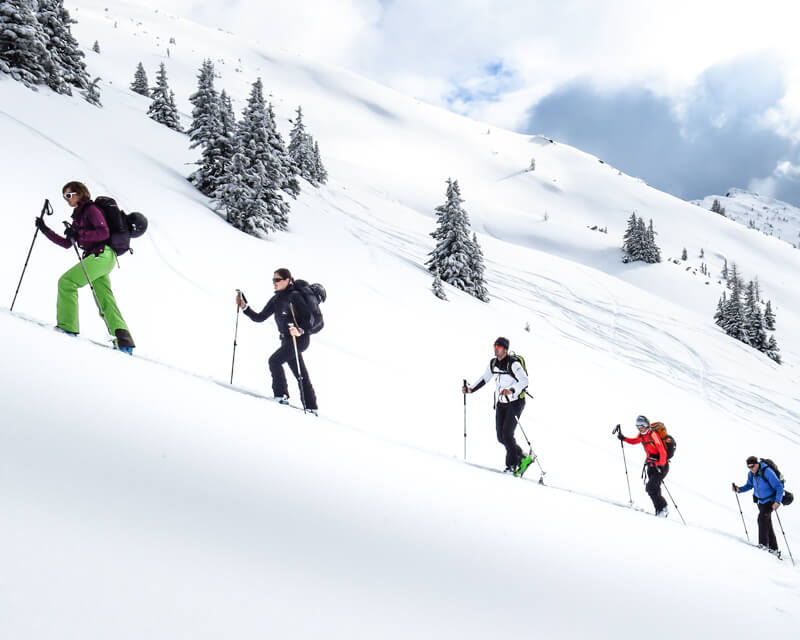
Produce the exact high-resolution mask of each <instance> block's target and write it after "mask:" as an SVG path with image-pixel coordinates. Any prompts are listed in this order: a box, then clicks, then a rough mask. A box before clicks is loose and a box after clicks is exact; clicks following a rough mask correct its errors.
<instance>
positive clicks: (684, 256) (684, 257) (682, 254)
mask: <svg viewBox="0 0 800 640" xmlns="http://www.w3.org/2000/svg"><path fill="white" fill-rule="evenodd" d="M688 259H689V254H688V253H687V252H686V247H684V248H683V251H682V252H681V260H683V261H684V262H686V260H688Z"/></svg>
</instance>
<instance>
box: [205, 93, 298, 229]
mask: <svg viewBox="0 0 800 640" xmlns="http://www.w3.org/2000/svg"><path fill="white" fill-rule="evenodd" d="M268 118H269V116H268V115H267V109H266V106H265V104H264V92H263V84H262V83H261V78H258V79H257V80H256V82H254V83H253V87H252V89H251V92H250V98H249V99H248V102H247V106H246V107H245V109H244V112H243V113H242V119H241V120H240V121H239V123H238V125H237V127H236V136H235V142H234V144H235V149H236V152H235V154H234V156H233V158H232V160H231V162H230V164H229V165H228V167H227V170H226V171H225V174H224V176H223V177H222V178H221V180H220V185H219V187H218V188H217V191H216V192H215V194H214V197H215V200H217V202H218V203H219V204H220V205H221V206H222V207H224V208H225V210H226V214H227V217H228V221H229V222H230V223H231V224H233V225H234V226H236V227H237V228H238V229H241V230H242V231H245V232H246V233H250V234H251V235H255V236H261V235H264V234H266V233H269V232H271V231H282V230H285V229H287V227H288V220H289V204H288V202H286V201H284V199H283V198H282V197H281V194H280V190H281V184H282V182H283V180H284V179H285V178H284V176H283V174H282V173H281V171H280V170H281V168H282V165H281V160H280V159H279V158H277V157H275V153H274V149H273V147H272V146H271V145H270V143H269V135H270V134H269V128H268V124H269V123H268Z"/></svg>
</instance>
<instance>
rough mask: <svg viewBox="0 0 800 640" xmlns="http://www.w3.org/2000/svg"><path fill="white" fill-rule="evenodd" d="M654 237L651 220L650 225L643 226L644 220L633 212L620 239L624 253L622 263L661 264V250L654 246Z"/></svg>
mask: <svg viewBox="0 0 800 640" xmlns="http://www.w3.org/2000/svg"><path fill="white" fill-rule="evenodd" d="M656 235H657V234H656V232H655V231H654V229H653V220H652V218H651V219H650V224H649V225H648V226H645V224H644V219H643V218H640V217H639V216H637V215H636V212H635V211H634V212H633V213H632V214H631V217H630V218H628V228H627V229H626V231H625V235H623V237H622V250H623V251H624V252H625V257H624V258H623V260H622V261H623V262H636V261H642V262H647V263H648V264H652V263H655V262H661V249H659V248H658V245H657V244H656V239H655V237H656Z"/></svg>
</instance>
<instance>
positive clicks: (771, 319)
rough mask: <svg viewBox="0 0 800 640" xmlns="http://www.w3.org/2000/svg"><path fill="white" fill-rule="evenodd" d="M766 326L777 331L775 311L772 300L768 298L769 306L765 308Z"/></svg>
mask: <svg viewBox="0 0 800 640" xmlns="http://www.w3.org/2000/svg"><path fill="white" fill-rule="evenodd" d="M764 327H766V328H767V329H769V330H770V331H775V313H774V312H773V311H772V301H771V300H767V306H766V308H765V309H764Z"/></svg>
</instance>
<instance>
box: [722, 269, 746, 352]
mask: <svg viewBox="0 0 800 640" xmlns="http://www.w3.org/2000/svg"><path fill="white" fill-rule="evenodd" d="M740 285H741V281H740V280H739V279H738V278H736V279H734V280H733V286H732V287H731V295H730V298H728V302H727V304H726V305H725V308H724V311H723V321H722V328H723V329H724V330H725V333H727V334H728V335H729V336H731V337H732V338H736V339H737V340H739V341H740V342H746V340H745V328H744V310H743V308H742V288H741V286H740Z"/></svg>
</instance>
